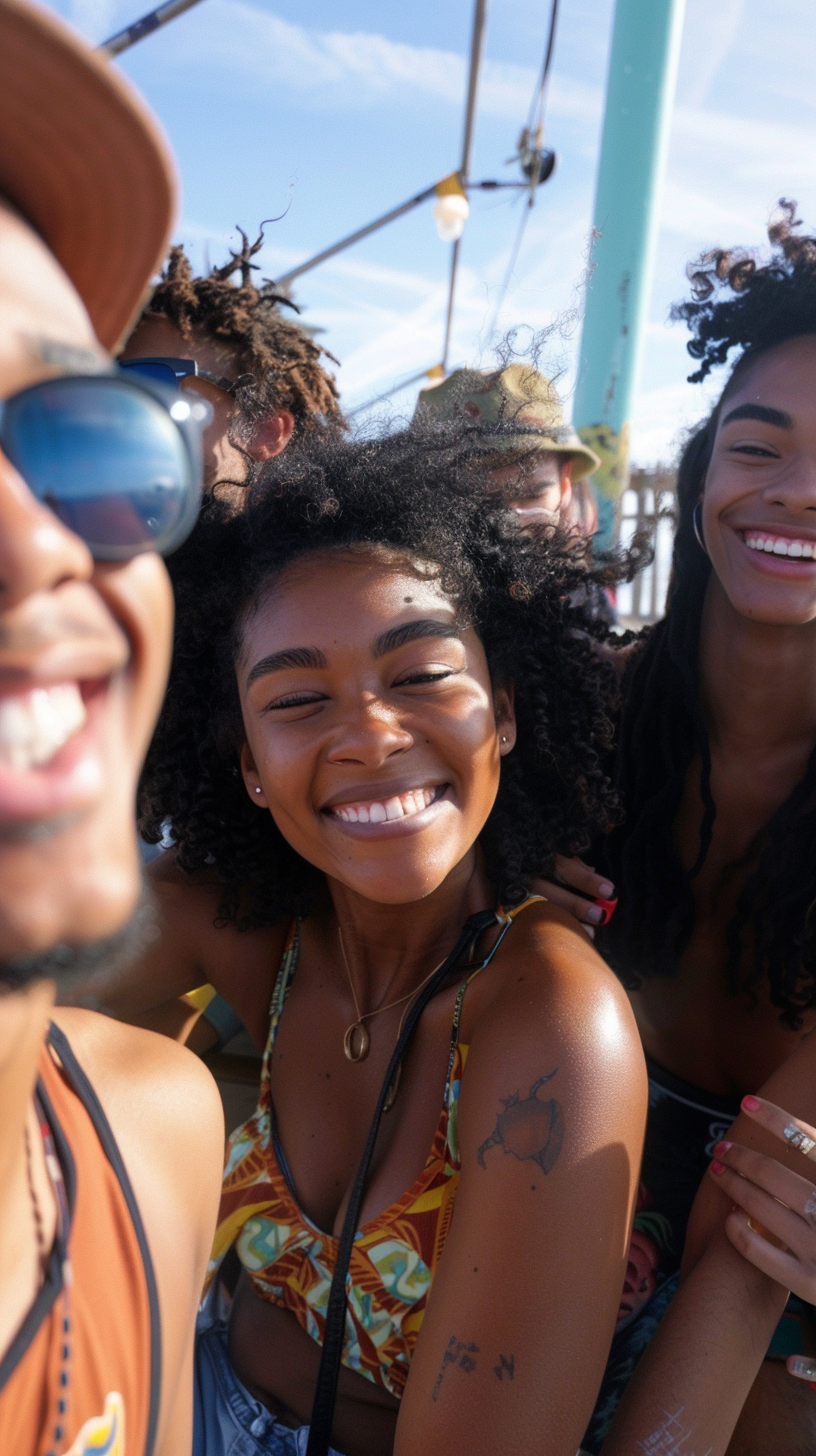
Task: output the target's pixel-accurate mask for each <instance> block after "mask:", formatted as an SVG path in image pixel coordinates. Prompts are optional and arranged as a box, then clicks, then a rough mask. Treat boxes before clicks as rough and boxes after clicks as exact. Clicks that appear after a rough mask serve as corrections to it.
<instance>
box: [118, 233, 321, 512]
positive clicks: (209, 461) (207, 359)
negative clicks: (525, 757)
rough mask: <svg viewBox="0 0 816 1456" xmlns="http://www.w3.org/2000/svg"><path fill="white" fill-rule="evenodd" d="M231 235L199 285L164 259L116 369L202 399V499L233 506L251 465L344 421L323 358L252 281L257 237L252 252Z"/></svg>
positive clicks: (272, 294) (175, 259) (187, 269)
mask: <svg viewBox="0 0 816 1456" xmlns="http://www.w3.org/2000/svg"><path fill="white" fill-rule="evenodd" d="M238 231H239V233H240V234H241V239H242V246H241V248H240V250H239V251H238V252H232V253H231V255H230V258H229V261H228V262H227V263H224V264H222V265H221V266H220V267H218V268H212V269H211V270H210V272H209V273H207V274H205V275H204V276H202V277H196V276H195V275H194V273H193V269H192V265H191V263H190V260H189V258H188V257H187V255H186V253H185V251H184V249H183V248H182V247H180V246H176V247H173V248H171V249H170V255H169V258H168V261H167V265H166V267H165V269H164V272H163V274H162V276H161V279H160V280H159V282H158V283H157V284H156V286H155V287H154V289H153V291H152V293H151V295H150V297H149V299H148V301H147V303H146V304H145V306H144V309H143V310H142V313H141V316H140V318H139V319H138V321H137V323H136V326H135V328H134V329H133V331H132V333H131V335H130V337H129V339H128V340H127V342H126V344H125V346H124V348H123V350H122V352H121V355H120V360H119V362H120V364H123V365H125V366H126V367H127V368H129V369H134V370H136V371H138V372H140V373H146V374H148V375H151V376H153V377H156V378H159V379H167V381H168V382H169V383H171V384H173V383H174V382H177V383H178V384H179V385H180V386H181V388H183V389H185V390H192V391H195V392H196V393H198V394H201V395H203V396H204V398H205V399H206V400H207V402H208V404H209V405H210V408H211V410H212V420H211V423H210V425H209V427H208V429H207V431H206V434H205V439H204V447H205V481H204V485H205V489H206V490H213V489H214V488H215V487H216V486H218V487H219V488H220V489H219V493H220V494H222V495H227V496H229V497H230V498H231V499H233V500H234V501H237V502H240V501H241V499H242V498H243V494H244V487H245V486H246V482H247V479H248V476H249V472H250V468H251V466H252V464H253V462H260V461H263V460H268V459H270V458H271V457H272V456H275V455H278V454H280V452H281V451H282V450H285V449H286V446H287V445H288V444H289V442H290V440H292V439H293V438H296V439H302V438H306V437H307V436H309V435H311V434H313V433H314V431H315V430H318V429H320V428H324V429H325V428H335V429H342V428H344V421H343V416H342V414H341V411H340V406H339V403H338V394H337V387H336V385H335V382H334V379H333V377H332V376H331V375H329V374H327V373H326V371H325V369H324V368H323V367H322V364H321V362H320V361H321V356H326V357H328V358H331V355H329V354H328V353H327V351H326V350H325V349H321V348H320V346H319V345H318V344H316V343H315V342H314V340H313V339H312V338H311V337H310V335H309V334H308V333H307V331H306V330H305V329H304V328H302V327H301V326H300V325H299V324H297V323H295V322H293V321H292V320H290V319H287V318H284V317H283V315H282V313H281V306H286V307H288V308H292V309H295V311H297V308H296V305H295V304H293V303H292V301H291V299H289V298H287V297H286V295H285V294H283V293H281V292H279V291H278V290H276V288H275V285H274V283H270V282H265V283H263V284H261V286H260V287H259V286H258V285H257V284H256V283H255V282H254V281H253V278H252V273H253V271H255V270H257V264H255V263H253V261H252V259H253V258H254V257H255V255H256V254H257V253H258V252H259V250H260V248H261V247H262V245H263V240H264V235H263V228H262V229H261V232H260V235H259V236H258V237H257V238H256V240H255V242H254V243H250V242H249V239H248V237H247V235H246V233H245V232H244V231H243V230H242V229H241V228H239V229H238ZM236 273H237V274H238V275H239V280H238V281H237V282H236V281H234V275H235V274H236ZM333 362H336V361H333Z"/></svg>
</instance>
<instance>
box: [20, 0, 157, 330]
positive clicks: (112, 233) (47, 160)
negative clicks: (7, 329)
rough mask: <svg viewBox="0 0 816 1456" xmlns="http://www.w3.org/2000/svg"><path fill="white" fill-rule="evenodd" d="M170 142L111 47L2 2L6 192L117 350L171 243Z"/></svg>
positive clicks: (42, 13)
mask: <svg viewBox="0 0 816 1456" xmlns="http://www.w3.org/2000/svg"><path fill="white" fill-rule="evenodd" d="M176 192H177V188H176V179H175V170H174V167H173V163H172V160H171V157H170V152H169V150H168V146H167V143H166V141H165V139H164V137H163V135H162V133H161V131H160V130H159V127H158V124H157V123H156V121H155V120H154V118H153V116H152V115H151V113H150V112H149V111H148V109H147V107H146V106H145V104H144V102H143V101H142V100H141V99H140V97H139V96H138V95H137V94H136V92H135V91H134V90H133V87H132V86H131V85H130V84H129V82H127V81H126V80H125V79H124V78H123V77H122V76H121V75H120V74H119V73H118V71H116V70H115V69H114V67H113V66H112V65H111V63H110V61H108V60H107V59H106V58H105V57H104V56H102V55H100V54H99V53H98V52H95V51H93V50H91V48H90V46H88V45H87V44H86V43H85V42H84V41H83V40H82V39H81V38H80V37H79V36H78V35H76V33H75V32H74V31H73V30H71V29H69V27H68V26H67V25H65V24H64V23H63V22H62V21H61V20H58V19H57V17H56V16H54V15H52V14H50V13H49V12H48V11H46V10H44V9H41V8H40V7H39V6H37V7H36V8H35V6H33V5H28V4H26V3H24V0H0V197H4V198H5V199H6V201H8V202H10V203H11V204H12V206H14V207H16V208H17V210H18V211H19V212H21V213H22V214H23V216H24V217H25V218H26V219H27V221H28V222H30V223H31V225H32V227H34V228H35V229H36V230H37V232H38V233H39V234H40V236H41V237H42V238H43V239H44V241H45V242H46V243H47V245H48V247H49V248H50V249H51V251H52V253H53V254H54V256H55V257H56V258H57V259H58V261H59V262H60V263H61V264H62V267H63V268H64V269H65V272H66V273H67V274H68V277H69V278H70V279H71V281H72V282H73V284H74V287H75V288H76V290H77V292H78V293H79V295H80V297H81V299H82V301H83V303H84V304H85V307H86V308H87V310H88V313H89V314H90V317H91V322H92V323H93V326H94V328H95V330H96V333H97V336H98V338H99V340H100V342H101V343H102V344H104V345H105V346H106V347H107V348H108V349H112V348H113V347H114V346H115V344H116V343H117V342H118V341H119V339H120V338H121V337H122V335H123V334H124V333H125V332H126V330H127V328H128V325H129V324H130V322H131V321H132V319H133V318H134V317H135V316H136V314H137V312H138V309H139V306H140V304H141V301H142V298H143V296H144V293H145V290H146V288H147V286H148V283H149V282H150V279H151V277H152V276H153V274H154V273H155V271H156V270H157V268H158V267H159V265H160V263H161V262H162V260H163V258H164V256H165V253H166V251H167V244H168V241H169V234H170V228H171V226H172V224H173V220H174V215H175V202H176Z"/></svg>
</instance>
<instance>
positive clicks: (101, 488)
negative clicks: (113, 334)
mask: <svg viewBox="0 0 816 1456" xmlns="http://www.w3.org/2000/svg"><path fill="white" fill-rule="evenodd" d="M209 418H210V411H209V409H208V407H207V405H206V403H205V402H204V401H203V400H201V401H199V400H195V399H190V398H187V397H185V396H183V395H181V394H179V392H178V389H177V388H176V389H173V390H170V389H167V388H162V386H161V385H160V384H158V382H155V381H153V380H149V379H145V378H143V377H130V378H125V377H124V376H123V375H122V374H121V373H119V372H118V371H117V372H116V373H111V374H91V375H64V376H61V377H60V378H58V379H46V380H43V381H41V382H40V383H39V384H34V385H31V386H30V387H29V388H28V389H23V390H21V391H20V393H19V394H14V395H12V396H11V398H10V399H5V400H0V448H2V450H3V452H4V454H5V455H6V457H7V458H8V459H9V460H10V461H11V464H12V465H13V466H14V468H15V469H16V470H17V471H19V473H20V475H21V476H22V478H23V480H24V481H25V483H26V485H27V486H28V488H29V490H30V491H31V492H32V494H33V495H35V496H36V497H37V500H39V501H42V502H43V504H44V505H47V506H48V507H49V509H50V510H52V511H53V512H54V515H55V516H58V517H59V519H60V520H61V521H62V522H63V524H64V525H66V526H67V527H68V529H69V530H71V531H73V532H75V534H76V535H77V536H81V537H82V540H83V541H85V542H86V543H87V545H88V547H89V549H90V550H91V551H92V553H93V555H94V557H95V558H96V559H97V560H99V561H127V560H129V559H130V557H132V556H136V555H138V554H139V552H142V551H159V552H161V553H163V554H164V555H167V554H168V553H169V552H170V551H173V550H174V549H175V547H177V546H180V545H181V542H182V541H183V540H184V539H185V537H186V536H188V535H189V533H190V531H191V530H192V528H193V526H194V525H195V521H196V518H197V515H198V508H199V503H200V500H201V475H202V466H201V432H202V429H203V427H204V425H205V424H206V423H207V421H208V419H209Z"/></svg>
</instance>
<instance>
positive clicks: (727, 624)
mask: <svg viewBox="0 0 816 1456" xmlns="http://www.w3.org/2000/svg"><path fill="white" fill-rule="evenodd" d="M769 235H770V239H771V243H772V247H773V252H772V256H771V259H770V261H769V262H767V263H765V264H764V265H761V264H760V262H758V261H757V260H756V259H755V258H754V257H752V256H750V255H749V254H747V253H745V252H735V251H730V252H726V251H717V252H714V253H710V254H707V255H706V256H705V257H704V258H703V259H702V260H701V262H700V264H699V265H697V267H696V269H695V270H694V271H692V272H691V275H690V276H691V279H692V285H693V296H692V298H691V300H690V301H688V302H685V303H683V304H681V305H680V306H679V307H677V308H676V310H675V315H676V316H677V317H679V318H682V319H684V320H685V321H686V322H687V323H688V325H689V326H690V328H691V331H692V338H691V341H690V343H689V352H690V353H691V355H692V357H694V358H695V359H697V360H698V361H699V365H698V368H697V370H696V371H695V373H694V374H692V375H691V380H693V381H698V380H702V379H704V378H705V377H706V376H707V375H708V374H709V372H710V371H711V369H712V368H713V367H714V366H715V365H721V364H723V363H725V362H726V360H727V359H728V358H729V356H730V355H731V354H732V353H733V352H735V351H736V353H737V358H736V362H735V364H734V367H733V368H732V370H731V373H730V375H729V377H728V379H727V382H726V384H725V387H724V389H723V392H722V394H721V396H720V399H719V401H718V402H717V404H716V406H715V407H714V409H713V410H712V412H711V414H710V416H709V418H708V420H707V421H706V422H705V424H704V425H703V426H702V427H701V428H700V429H698V430H697V431H696V432H695V434H694V435H693V436H692V438H691V439H690V441H689V443H688V445H687V447H686V449H685V451H684V453H683V457H682V460H681V462H680V468H679V474H678V483H677V492H678V512H679V514H678V524H677V534H676V538H675V545H674V556H673V568H672V576H671V582H670V589H669V598H668V605H667V611H666V616H665V618H664V620H663V621H661V622H660V623H658V624H657V626H655V627H654V628H652V629H650V630H649V632H648V633H647V634H646V635H645V637H644V639H643V641H642V643H641V644H640V645H638V646H637V647H636V648H635V650H634V651H633V652H632V654H631V656H630V659H629V661H628V664H627V667H626V676H625V681H624V693H623V696H624V706H623V710H622V714H621V717H620V722H619V730H618V744H617V786H618V789H619V793H620V795H621V800H622V804H623V809H624V817H623V819H622V822H621V824H620V826H619V827H617V828H616V829H615V830H614V831H613V832H612V834H611V835H610V836H609V838H608V840H607V842H606V848H605V852H604V855H603V860H602V867H603V870H604V872H606V873H607V874H608V875H609V879H610V881H613V882H614V884H615V885H616V887H617V892H618V895H619V905H618V910H617V914H616V916H615V918H614V919H613V920H612V921H611V923H610V924H609V925H607V926H606V927H604V928H602V929H601V930H600V932H599V936H598V945H599V948H600V950H601V953H602V954H603V955H604V956H605V957H606V958H607V960H608V961H609V962H610V964H611V965H612V966H613V968H614V969H615V970H616V971H617V972H618V974H619V975H620V976H621V978H622V980H623V982H624V984H625V985H626V986H627V987H628V988H630V995H631V1000H632V1005H633V1007H634V1009H635V1014H636V1017H637V1020H638V1024H639V1027H640V1032H641V1037H642V1041H643V1045H644V1048H645V1051H646V1054H647V1060H648V1066H649V1074H650V1112H649V1125H648V1131H647V1139H646V1149H645V1155H644V1163H643V1169H642V1174H641V1185H640V1192H639V1198H638V1210H637V1213H636V1217H635V1231H634V1234H633V1239H632V1247H631V1250H630V1262H629V1272H628V1276H627V1284H626V1288H625V1291H624V1299H623V1303H622V1306H621V1311H620V1320H619V1330H618V1334H617V1335H616V1340H615V1342H614V1344H613V1351H612V1357H611V1360H610V1364H609V1367H608V1371H607V1377H606V1382H605V1386H604V1389H603V1392H602V1396H601V1400H600V1403H599V1406H598V1409H597V1411H596V1414H595V1418H594V1421H593V1425H592V1428H591V1432H590V1435H589V1437H588V1438H587V1439H586V1441H585V1445H586V1447H587V1449H589V1450H590V1451H597V1450H598V1449H599V1447H600V1444H601V1440H602V1436H603V1432H604V1430H605V1429H606V1427H607V1425H608V1422H609V1419H610V1416H611V1413H612V1411H613V1410H614V1408H615V1404H616V1402H617V1400H618V1399H619V1396H620V1393H621V1390H622V1388H623V1386H624V1385H625V1384H626V1381H627V1380H628V1378H629V1376H630V1375H631V1373H632V1370H633V1369H634V1366H635V1364H636V1363H637V1360H638V1358H639V1356H640V1354H641V1353H642V1351H643V1349H644V1347H645V1346H646V1344H647V1343H648V1341H649V1339H650V1338H651V1336H652V1334H653V1333H654V1331H655V1329H656V1327H657V1325H658V1323H659V1321H660V1319H661V1316H662V1315H663V1314H664V1312H665V1310H666V1308H667V1305H668V1304H669V1301H670V1300H671V1298H672V1296H673V1294H674V1292H675V1289H676V1288H677V1282H678V1272H679V1265H680V1260H681V1256H682V1255H683V1248H684V1242H685V1240H686V1226H687V1222H688V1219H689V1213H690V1210H691V1208H692V1204H693V1201H694V1197H695V1193H696V1191H697V1189H698V1187H699V1185H700V1182H701V1180H702V1179H703V1178H704V1175H705V1174H706V1170H707V1168H708V1166H709V1160H710V1159H711V1157H712V1156H713V1152H714V1149H715V1146H716V1145H718V1144H721V1143H727V1142H729V1141H730V1140H731V1135H730V1134H729V1133H728V1128H729V1125H730V1124H731V1122H732V1121H733V1119H734V1118H735V1117H736V1116H737V1114H738V1113H739V1111H740V1099H741V1098H742V1097H743V1096H744V1095H745V1094H749V1095H752V1094H755V1093H756V1092H757V1091H758V1090H759V1089H760V1088H762V1087H763V1084H765V1083H767V1084H768V1085H767V1088H766V1091H767V1097H768V1098H769V1099H770V1101H771V1102H773V1103H775V1104H777V1105H778V1106H780V1107H783V1108H786V1109H787V1111H788V1113H789V1114H792V1115H795V1116H796V1117H799V1118H802V1119H803V1120H804V1122H805V1123H806V1124H808V1125H812V1124H813V1123H814V1122H815V1121H816V1045H814V1044H813V1041H814V1039H813V1038H811V1039H810V1041H807V1040H806V1041H805V1043H804V1044H803V1045H802V1047H801V1049H800V1050H799V1051H797V1049H799V1048H800V1044H801V1043H802V1038H803V1035H805V1033H807V1032H809V1031H811V1029H812V1028H814V1026H816V975H815V974H814V969H815V967H814V957H815V956H816V920H814V913H813V912H814V903H816V238H813V237H808V236H805V235H803V234H802V232H801V225H800V224H799V223H798V222H797V220H796V218H795V209H794V207H793V206H792V205H790V204H784V205H783V210H782V214H781V218H780V219H779V220H778V221H777V222H775V223H774V224H773V226H772V227H771V228H770V233H769ZM557 893H558V892H557V891H556V890H555V889H554V888H553V889H552V894H553V895H557ZM794 1054H796V1058H795V1060H793V1061H789V1060H788V1059H790V1058H791V1057H792V1056H793V1055H794ZM768 1079H771V1080H770V1081H769V1080H768ZM743 1131H744V1132H745V1134H746V1135H745V1136H744V1135H743ZM743 1131H740V1132H739V1135H738V1141H740V1142H745V1141H746V1136H747V1138H748V1140H749V1141H750V1140H752V1139H754V1140H756V1139H757V1138H758V1139H759V1140H758V1141H755V1146H756V1147H758V1148H760V1149H764V1151H765V1152H766V1153H768V1154H770V1155H773V1152H774V1139H773V1138H769V1136H768V1134H767V1133H766V1134H764V1136H765V1137H766V1142H765V1143H764V1144H763V1142H762V1136H763V1134H762V1133H761V1131H760V1133H757V1129H756V1128H753V1129H752V1128H751V1127H750V1126H748V1127H747V1128H746V1129H744V1130H743ZM726 1152H729V1150H728V1149H726ZM729 1156H730V1152H729ZM717 1161H718V1163H723V1158H722V1157H719V1156H718V1159H717ZM724 1161H725V1162H727V1161H728V1158H727V1157H726V1158H725V1160H724ZM800 1171H801V1170H800ZM712 1176H713V1175H711V1176H710V1177H709V1178H707V1179H706V1180H705V1188H704V1189H703V1190H702V1191H701V1194H700V1198H701V1200H702V1203H703V1206H704V1210H705V1208H706V1207H708V1209H709V1215H710V1220H711V1221H712V1227H713V1228H715V1229H721V1228H722V1225H723V1223H724V1221H725V1219H726V1217H727V1215H728V1210H729V1206H730V1204H729V1202H728V1201H727V1200H726V1199H725V1198H723V1197H722V1194H720V1193H719V1192H718V1191H716V1190H715V1188H714V1187H713V1186H712V1187H709V1186H708V1184H709V1182H711V1177H712ZM714 1182H715V1183H716V1177H715V1178H714ZM726 1183H727V1184H728V1195H729V1199H730V1200H731V1201H736V1202H739V1194H738V1192H736V1191H735V1188H734V1186H733V1180H730V1179H726V1180H725V1182H722V1181H721V1184H720V1186H721V1187H724V1186H725V1185H726ZM745 1186H747V1185H745ZM712 1210H713V1212H712ZM799 1213H800V1214H801V1215H802V1216H803V1217H804V1216H805V1215H804V1209H800V1210H799ZM742 1222H743V1224H744V1222H745V1220H744V1219H743V1221H742ZM730 1231H731V1230H729V1232H730ZM743 1232H744V1230H743ZM743 1242H744V1240H743ZM687 1256H688V1251H687ZM814 1352H816V1327H815V1326H814V1321H813V1311H812V1310H810V1309H809V1308H807V1307H806V1306H805V1305H803V1304H801V1303H796V1302H794V1304H793V1305H792V1306H790V1307H789V1308H788V1311H787V1313H786V1315H785V1316H784V1318H783V1319H782V1321H781V1323H780V1325H779V1328H778V1330H777V1333H776V1335H775V1336H774V1339H773V1342H772V1344H771V1347H770V1350H769V1352H768V1353H769V1355H770V1356H771V1357H777V1363H774V1360H773V1358H772V1359H769V1360H768V1361H766V1362H765V1364H764V1365H763V1367H762V1369H761V1371H760V1373H759V1376H758V1379H757V1382H756V1384H755V1386H754V1388H753V1391H752V1393H751V1395H750V1397H749V1399H748V1401H747V1404H746V1406H745V1410H744V1413H743V1416H742V1418H741V1421H740V1425H739V1427H738V1429H737V1433H736V1435H735V1437H734V1444H733V1446H732V1447H731V1448H730V1449H731V1451H732V1452H733V1453H736V1452H739V1453H743V1456H744V1453H748V1452H751V1453H754V1452H756V1453H770V1452H773V1453H778V1452H783V1451H785V1452H787V1451H797V1452H798V1451H799V1450H805V1449H808V1450H812V1449H813V1448H814V1442H816V1401H813V1399H812V1396H811V1394H810V1392H808V1391H807V1389H806V1388H804V1387H802V1386H801V1385H797V1386H795V1385H794V1383H793V1382H792V1381H791V1380H790V1379H789V1378H788V1376H787V1374H786V1373H785V1369H784V1365H783V1364H782V1363H781V1361H782V1359H783V1357H784V1356H786V1355H810V1354H813V1353H814ZM760 1353H762V1352H760ZM758 1363H759V1362H758ZM738 1411H739V1406H737V1412H736V1413H738ZM735 1419H736V1414H735ZM647 1434H648V1433H647ZM699 1439H700V1441H701V1444H702V1445H704V1446H705V1445H707V1444H708V1438H706V1441H702V1437H700V1438H699ZM696 1440H697V1437H695V1441H696ZM786 1443H787V1444H786ZM715 1448H716V1449H720V1448H719V1447H716V1443H715V1444H714V1445H713V1446H712V1449H715ZM630 1449H634V1446H633V1447H631V1448H630Z"/></svg>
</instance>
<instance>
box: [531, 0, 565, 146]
mask: <svg viewBox="0 0 816 1456" xmlns="http://www.w3.org/2000/svg"><path fill="white" fill-rule="evenodd" d="M557 20H558V0H552V9H551V11H550V28H549V32H548V34H547V48H546V50H545V52H544V62H543V65H542V67H541V75H540V77H539V80H538V85H537V86H536V89H535V91H534V92H533V96H532V99H531V101H530V110H529V113H528V116H527V127H528V130H529V131H532V130H533V128H534V127H538V126H541V125H542V124H543V122H544V104H545V101H546V96H547V86H548V83H549V79H550V68H551V66H552V58H553V51H554V50H555V28H556V23H557Z"/></svg>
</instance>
